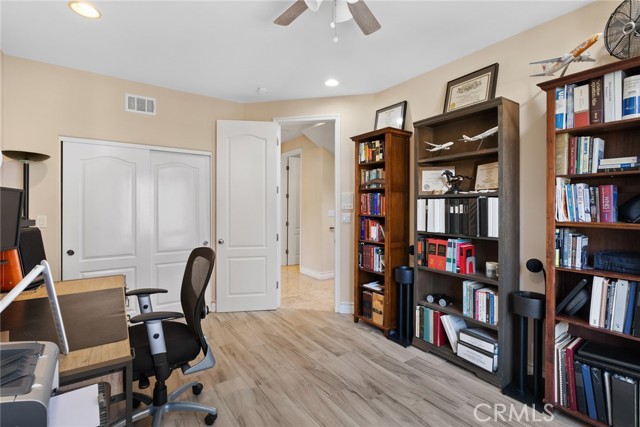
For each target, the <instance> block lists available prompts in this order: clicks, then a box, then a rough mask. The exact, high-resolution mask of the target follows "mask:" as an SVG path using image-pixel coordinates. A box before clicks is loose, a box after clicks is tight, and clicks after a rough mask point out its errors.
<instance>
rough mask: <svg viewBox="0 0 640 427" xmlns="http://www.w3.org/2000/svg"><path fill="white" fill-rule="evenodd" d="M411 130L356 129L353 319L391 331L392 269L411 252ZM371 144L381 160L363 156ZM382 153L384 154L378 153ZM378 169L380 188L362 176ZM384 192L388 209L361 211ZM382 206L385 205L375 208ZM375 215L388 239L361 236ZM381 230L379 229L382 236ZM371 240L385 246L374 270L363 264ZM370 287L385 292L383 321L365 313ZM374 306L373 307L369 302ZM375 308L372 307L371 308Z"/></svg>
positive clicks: (394, 289)
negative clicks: (365, 202)
mask: <svg viewBox="0 0 640 427" xmlns="http://www.w3.org/2000/svg"><path fill="white" fill-rule="evenodd" d="M410 137H411V132H407V131H404V130H400V129H395V128H384V129H379V130H375V131H372V132H367V133H365V134H362V135H357V136H354V137H352V138H351V140H352V141H353V142H354V145H355V185H354V188H355V189H356V191H355V194H354V204H355V209H354V210H355V215H354V217H355V218H354V223H355V262H354V287H353V290H354V298H353V302H354V304H353V320H354V322H359V321H363V322H364V323H366V324H368V325H372V326H375V327H377V328H380V329H381V330H382V331H383V332H384V334H385V335H386V336H389V335H390V333H391V331H393V330H395V329H397V327H398V319H397V312H398V295H397V294H398V289H397V286H396V284H395V282H394V280H393V269H394V268H395V267H398V266H401V265H405V264H406V263H407V261H408V256H409V241H408V240H409V239H408V235H409V219H408V217H407V212H408V210H409V139H410ZM361 147H362V148H367V149H369V148H371V147H374V149H377V150H378V153H382V160H378V161H368V162H363V163H361V162H360V150H361ZM374 158H380V157H374ZM373 169H382V171H383V173H382V175H383V176H384V184H383V185H381V186H380V187H377V188H369V187H367V186H365V185H363V182H361V181H362V179H363V176H366V175H367V172H368V171H370V170H373ZM375 194H379V195H380V197H381V198H382V197H384V200H385V201H384V205H385V210H384V214H381V215H371V214H369V213H362V210H361V200H362V198H364V199H365V200H368V199H367V197H374V196H372V195H375ZM374 212H381V211H374ZM367 219H370V220H375V222H377V223H378V225H379V226H380V227H382V231H383V232H384V241H383V242H380V241H372V240H366V239H363V238H362V237H363V236H365V237H371V235H362V234H361V227H362V226H363V225H362V222H363V221H365V220H367ZM379 236H380V235H378V237H379ZM361 245H367V246H372V247H375V248H376V250H380V251H383V253H384V255H382V257H381V261H382V262H383V263H384V271H383V272H378V271H372V270H370V269H366V268H362V267H360V260H359V258H360V246H361ZM373 281H379V282H380V284H381V285H382V286H384V289H383V290H382V291H375V290H372V289H367V288H365V287H363V286H362V285H363V284H365V283H369V282H373ZM365 292H371V293H372V294H375V295H377V296H382V297H383V303H382V323H381V324H379V323H376V322H374V321H373V320H372V319H370V318H368V317H367V316H365V315H364V312H365V309H366V307H364V306H363V301H364V298H363V293H365ZM368 309H369V310H371V307H369V308H368ZM369 313H370V311H369Z"/></svg>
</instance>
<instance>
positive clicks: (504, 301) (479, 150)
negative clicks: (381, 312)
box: [413, 98, 520, 389]
mask: <svg viewBox="0 0 640 427" xmlns="http://www.w3.org/2000/svg"><path fill="white" fill-rule="evenodd" d="M493 127H497V128H498V130H497V133H495V134H493V135H490V136H488V137H486V138H485V139H484V140H482V141H473V142H464V141H460V139H461V138H462V135H469V136H473V135H478V134H480V133H482V132H485V131H487V130H489V129H491V128H493ZM519 138H520V131H519V105H518V104H517V103H515V102H513V101H510V100H508V99H505V98H496V99H492V100H490V101H486V102H483V103H480V104H476V105H473V106H470V107H466V108H462V109H459V110H455V111H452V112H448V113H444V114H440V115H438V116H434V117H431V118H428V119H424V120H420V121H417V122H415V123H414V140H415V147H414V149H415V156H414V158H415V176H414V182H415V186H414V187H415V193H414V200H416V208H417V209H418V202H419V201H421V200H425V199H426V201H427V202H426V203H427V213H426V215H427V216H428V215H429V211H428V206H429V201H430V200H431V199H445V203H450V201H451V200H455V199H459V200H462V201H463V206H464V204H467V203H468V204H469V205H471V204H472V203H473V202H476V203H478V205H479V202H478V200H480V198H484V197H487V198H498V200H499V202H498V203H499V204H498V208H497V212H498V217H499V221H498V233H497V235H498V237H487V236H478V235H477V234H482V233H474V234H473V235H470V234H464V233H463V234H460V233H441V232H433V231H429V230H430V228H429V227H426V228H425V229H426V230H427V231H423V226H421V227H418V223H417V221H418V219H417V218H418V216H419V215H418V214H419V212H416V215H415V218H416V222H415V223H414V227H413V231H414V233H415V234H414V236H415V241H416V255H415V266H416V267H415V269H414V271H415V273H414V298H413V300H414V301H415V302H416V305H418V306H424V307H427V308H429V309H431V310H434V311H439V312H441V313H443V314H448V315H453V316H456V317H460V318H462V319H463V320H464V321H465V323H466V324H467V326H468V327H474V328H482V329H485V330H487V331H488V332H490V333H492V334H495V335H497V340H498V366H497V371H496V372H494V373H491V372H488V371H486V370H484V369H483V368H481V367H479V366H477V365H475V364H473V363H471V362H468V361H467V360H465V359H462V358H461V357H459V356H458V355H457V354H456V353H454V352H453V350H452V349H451V346H450V345H449V344H448V343H447V344H446V345H445V346H441V347H437V346H435V345H432V344H430V343H429V342H426V341H424V340H423V339H421V338H419V337H417V336H415V337H414V338H413V345H414V346H416V347H418V348H420V349H422V350H425V351H428V352H431V353H434V354H436V355H438V356H440V357H442V358H444V359H446V360H449V361H451V362H452V363H455V364H457V365H459V366H462V367H464V368H465V369H468V370H469V371H471V372H473V373H475V374H476V375H477V376H478V377H479V378H482V379H484V380H485V381H487V382H489V383H491V384H493V385H495V386H497V387H499V388H501V389H503V388H504V387H506V386H507V385H508V384H509V383H511V378H512V368H513V367H512V359H513V356H512V352H513V351H512V349H513V345H514V344H513V343H514V341H515V339H514V336H513V331H512V329H513V320H512V317H511V314H510V309H509V298H510V294H511V293H512V292H513V291H515V290H517V289H518V283H519V258H520V253H519V250H520V249H519V246H520V245H519V235H520V230H519V216H520V215H519V175H520V173H519ZM449 141H453V142H454V145H452V146H451V147H450V150H448V151H446V152H442V151H440V152H429V151H427V150H426V149H425V148H426V145H425V142H430V143H433V144H443V143H446V142H449ZM487 163H498V167H497V178H498V187H499V188H498V190H495V191H494V190H492V191H482V192H480V191H476V190H475V188H476V186H475V179H472V180H466V179H465V180H464V181H463V182H462V183H461V185H460V192H459V193H457V194H428V195H424V194H422V193H421V192H420V189H421V179H422V177H421V169H423V168H437V167H443V166H453V167H455V173H456V174H457V175H465V176H472V177H475V175H476V174H477V169H478V165H482V164H487ZM479 188H481V187H479ZM447 201H449V202H447ZM423 203H424V202H423ZM459 204H460V203H458V206H459ZM453 205H454V206H455V205H456V204H455V202H453ZM454 209H455V208H454ZM463 211H464V209H463ZM465 213H466V214H467V215H468V213H467V212H465ZM445 215H446V214H445ZM469 217H470V216H463V217H462V218H463V219H457V221H463V222H464V221H467V220H469ZM452 218H453V217H451V218H450V219H449V221H452ZM427 222H428V221H427ZM445 224H446V222H445ZM478 224H479V222H478ZM433 229H435V228H432V229H431V230H433ZM445 229H446V227H445ZM465 230H466V229H465ZM449 231H460V229H456V228H454V229H453V230H449ZM489 234H490V233H489ZM425 238H427V239H430V238H432V239H443V240H447V239H457V238H463V239H470V240H471V242H472V243H473V244H474V249H475V273H473V274H461V273H459V272H454V271H446V270H442V269H440V268H434V267H432V266H429V265H427V266H424V265H421V262H420V260H421V259H427V258H424V255H423V254H419V253H418V246H424V245H418V243H419V242H421V241H424V240H423V239H425ZM487 261H496V262H498V264H499V269H500V274H499V277H498V278H489V277H487V276H486V274H485V262H487ZM427 264H428V259H427ZM463 281H473V282H478V283H481V284H482V285H483V286H484V287H488V288H489V289H491V290H492V291H493V292H494V295H495V294H497V295H498V296H499V299H498V305H497V308H496V310H498V316H499V317H498V322H497V324H495V325H494V324H489V323H486V322H483V321H480V320H476V319H474V318H473V317H469V316H463V314H462V306H463V304H462V301H463ZM437 293H441V294H446V295H447V296H448V297H450V299H451V300H452V304H450V305H448V306H446V307H442V306H440V305H438V304H429V303H427V302H426V301H425V298H426V295H429V294H437ZM414 316H415V314H414ZM414 321H415V318H414Z"/></svg>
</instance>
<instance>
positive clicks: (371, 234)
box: [360, 217, 385, 242]
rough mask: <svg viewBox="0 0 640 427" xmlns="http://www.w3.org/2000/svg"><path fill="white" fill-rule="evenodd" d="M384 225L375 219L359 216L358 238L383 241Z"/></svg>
mask: <svg viewBox="0 0 640 427" xmlns="http://www.w3.org/2000/svg"><path fill="white" fill-rule="evenodd" d="M384 236H385V234H384V226H383V225H382V223H381V222H380V221H378V220H377V219H371V218H364V217H362V218H360V240H369V241H373V242H384Z"/></svg>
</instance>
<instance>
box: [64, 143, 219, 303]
mask: <svg viewBox="0 0 640 427" xmlns="http://www.w3.org/2000/svg"><path fill="white" fill-rule="evenodd" d="M62 145H63V156H62V158H63V161H62V194H63V199H62V278H63V280H70V279H78V278H84V277H96V276H107V275H113V274H124V275H125V276H126V283H127V287H128V288H129V289H136V288H146V287H150V288H154V287H159V288H164V289H168V290H169V292H168V293H167V294H158V295H155V296H153V298H152V302H153V304H154V309H156V310H171V311H181V307H180V285H181V282H182V274H183V272H184V266H185V263H186V260H187V258H188V256H189V253H190V252H191V250H192V249H193V248H195V247H197V246H201V245H206V246H208V245H209V241H210V234H211V233H210V224H211V220H210V206H211V203H210V200H211V199H210V194H211V191H210V188H211V184H210V161H211V160H210V159H211V158H210V156H209V155H204V154H192V153H183V152H172V151H166V150H154V149H153V147H147V146H139V147H138V146H135V145H132V144H118V143H110V142H96V141H83V140H77V139H74V140H68V139H63V144H62ZM205 242H206V243H205ZM210 300H211V298H210V295H207V303H208V304H209V303H210ZM128 302H129V304H130V309H132V310H137V308H136V307H135V305H136V301H135V298H130V299H129V301H128Z"/></svg>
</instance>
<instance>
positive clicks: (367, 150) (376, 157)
mask: <svg viewBox="0 0 640 427" xmlns="http://www.w3.org/2000/svg"><path fill="white" fill-rule="evenodd" d="M383 160H384V143H383V142H382V141H367V142H361V143H360V144H358V163H370V162H381V161H383Z"/></svg>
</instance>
